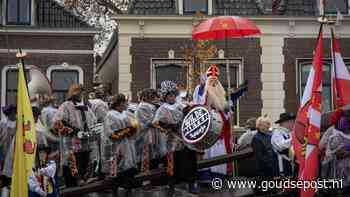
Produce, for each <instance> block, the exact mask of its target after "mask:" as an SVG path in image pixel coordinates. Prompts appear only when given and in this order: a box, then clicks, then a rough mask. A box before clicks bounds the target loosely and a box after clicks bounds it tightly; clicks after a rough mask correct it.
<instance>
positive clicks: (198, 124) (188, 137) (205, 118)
mask: <svg viewBox="0 0 350 197" xmlns="http://www.w3.org/2000/svg"><path fill="white" fill-rule="evenodd" d="M210 121H211V120H210V114H209V111H208V110H207V109H206V108H204V107H194V108H193V109H192V110H191V111H190V112H189V113H188V114H187V115H186V116H185V118H184V120H183V122H182V126H181V134H182V138H183V139H184V140H185V142H187V143H190V144H195V143H197V142H199V141H200V140H202V139H203V138H204V137H205V135H206V134H207V132H208V130H209V127H210Z"/></svg>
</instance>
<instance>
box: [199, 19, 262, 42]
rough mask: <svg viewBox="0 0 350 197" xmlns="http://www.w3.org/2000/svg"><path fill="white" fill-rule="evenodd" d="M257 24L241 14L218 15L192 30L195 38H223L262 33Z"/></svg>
mask: <svg viewBox="0 0 350 197" xmlns="http://www.w3.org/2000/svg"><path fill="white" fill-rule="evenodd" d="M260 33H261V32H260V29H259V28H258V27H257V26H256V24H255V23H254V22H253V21H251V20H249V19H247V18H243V17H239V16H218V17H214V18H211V19H208V20H206V21H204V22H202V23H200V24H199V25H198V26H197V27H195V28H194V29H193V31H192V38H193V39H197V40H199V39H201V40H221V39H226V38H233V37H244V36H248V35H254V34H260Z"/></svg>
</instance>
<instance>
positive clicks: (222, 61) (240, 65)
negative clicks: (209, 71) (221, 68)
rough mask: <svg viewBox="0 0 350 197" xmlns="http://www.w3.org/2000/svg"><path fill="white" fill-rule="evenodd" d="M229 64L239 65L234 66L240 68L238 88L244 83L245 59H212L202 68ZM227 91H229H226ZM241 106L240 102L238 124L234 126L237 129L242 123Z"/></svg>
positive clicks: (204, 63)
mask: <svg viewBox="0 0 350 197" xmlns="http://www.w3.org/2000/svg"><path fill="white" fill-rule="evenodd" d="M227 63H228V64H234V65H235V64H237V65H238V66H234V67H238V73H237V79H238V81H237V83H236V86H237V87H238V86H239V85H240V84H242V83H243V81H244V73H243V70H244V59H243V57H241V58H226V59H218V58H211V59H208V60H207V61H204V62H203V63H202V65H201V66H204V65H206V64H227ZM220 74H221V75H222V74H225V75H226V73H220ZM231 80H232V79H231ZM232 88H233V87H231V89H232ZM225 91H227V90H225ZM239 105H240V102H239V100H238V101H237V104H236V109H237V113H236V116H237V124H236V125H234V126H237V127H239V126H240V122H239V119H240V113H239V112H240V108H239Z"/></svg>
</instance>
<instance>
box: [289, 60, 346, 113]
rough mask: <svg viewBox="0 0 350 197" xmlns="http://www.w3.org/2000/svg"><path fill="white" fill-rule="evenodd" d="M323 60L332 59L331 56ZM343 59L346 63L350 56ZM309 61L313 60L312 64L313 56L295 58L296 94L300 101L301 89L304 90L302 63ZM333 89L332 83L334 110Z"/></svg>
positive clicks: (301, 96) (332, 105) (301, 97)
mask: <svg viewBox="0 0 350 197" xmlns="http://www.w3.org/2000/svg"><path fill="white" fill-rule="evenodd" d="M323 60H327V61H331V59H330V58H323ZM343 60H344V62H345V63H346V61H349V60H350V57H343ZM307 61H309V62H311V65H312V58H296V60H295V70H296V72H295V74H296V76H295V79H296V80H295V82H296V84H295V85H296V86H295V87H296V95H297V97H298V98H299V102H301V100H302V99H303V92H301V90H302V88H301V86H302V85H301V83H302V81H301V63H302V62H307ZM330 66H332V65H330ZM333 96H334V95H333V91H332V84H331V98H330V99H331V107H330V109H331V110H334V109H333V108H334V103H333Z"/></svg>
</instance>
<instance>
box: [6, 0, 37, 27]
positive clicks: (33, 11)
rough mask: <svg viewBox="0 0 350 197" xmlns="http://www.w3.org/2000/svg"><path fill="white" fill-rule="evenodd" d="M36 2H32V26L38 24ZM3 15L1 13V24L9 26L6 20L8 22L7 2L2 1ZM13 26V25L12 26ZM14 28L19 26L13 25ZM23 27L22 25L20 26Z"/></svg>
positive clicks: (35, 0) (33, 0) (34, 0)
mask: <svg viewBox="0 0 350 197" xmlns="http://www.w3.org/2000/svg"><path fill="white" fill-rule="evenodd" d="M36 2H37V0H31V8H30V9H31V10H30V11H31V13H30V17H31V18H30V26H33V25H35V23H36V12H37V10H36ZM1 11H2V13H1V21H0V23H1V24H4V25H7V23H6V20H7V17H6V16H7V0H2V9H1ZM11 26H12V25H11ZM13 26H17V25H13ZM20 26H21V25H20Z"/></svg>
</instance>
